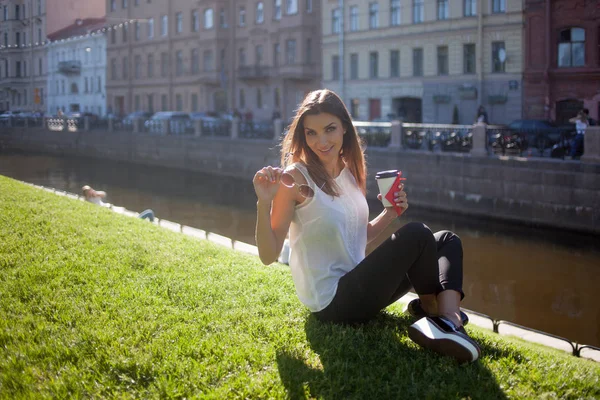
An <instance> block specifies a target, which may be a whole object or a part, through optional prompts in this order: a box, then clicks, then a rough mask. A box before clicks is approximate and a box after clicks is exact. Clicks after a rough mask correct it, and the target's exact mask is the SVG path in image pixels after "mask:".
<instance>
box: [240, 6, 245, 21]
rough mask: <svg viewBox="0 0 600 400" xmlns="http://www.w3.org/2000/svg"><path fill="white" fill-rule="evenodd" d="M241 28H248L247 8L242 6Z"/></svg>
mask: <svg viewBox="0 0 600 400" xmlns="http://www.w3.org/2000/svg"><path fill="white" fill-rule="evenodd" d="M240 26H246V7H244V6H240Z"/></svg>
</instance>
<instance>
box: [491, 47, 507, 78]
mask: <svg viewBox="0 0 600 400" xmlns="http://www.w3.org/2000/svg"><path fill="white" fill-rule="evenodd" d="M492 72H506V49H505V48H504V42H492Z"/></svg>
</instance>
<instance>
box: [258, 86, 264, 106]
mask: <svg viewBox="0 0 600 400" xmlns="http://www.w3.org/2000/svg"><path fill="white" fill-rule="evenodd" d="M262 106H263V98H262V89H261V88H258V89H256V107H258V108H262Z"/></svg>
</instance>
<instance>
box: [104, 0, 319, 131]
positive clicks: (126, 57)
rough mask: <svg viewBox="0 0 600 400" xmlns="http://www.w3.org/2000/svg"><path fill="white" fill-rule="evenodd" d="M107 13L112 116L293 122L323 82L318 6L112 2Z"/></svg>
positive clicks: (288, 0)
mask: <svg viewBox="0 0 600 400" xmlns="http://www.w3.org/2000/svg"><path fill="white" fill-rule="evenodd" d="M107 10H108V23H109V24H111V25H112V26H111V28H110V29H111V30H110V31H109V32H108V35H107V41H108V43H107V70H108V72H107V99H108V107H109V108H110V109H111V110H113V112H114V113H116V114H120V115H123V114H126V113H129V112H133V111H150V112H156V111H184V112H210V111H215V112H226V111H230V112H231V111H234V110H237V111H239V112H240V113H241V114H243V115H246V116H252V118H254V119H261V120H264V119H270V118H271V117H272V116H273V115H275V114H276V113H279V114H280V115H282V116H284V117H285V116H288V117H289V116H291V114H292V113H293V111H294V108H295V106H296V105H297V102H298V101H299V99H302V97H303V96H304V94H305V93H307V92H308V91H310V90H313V89H316V88H318V87H319V85H320V83H321V75H320V72H321V68H320V65H321V57H320V32H321V30H320V19H319V16H320V1H313V0H268V1H249V0H218V1H217V0H203V1H200V2H198V1H192V0H178V1H173V0H165V1H143V2H142V1H136V0H130V1H115V0H107Z"/></svg>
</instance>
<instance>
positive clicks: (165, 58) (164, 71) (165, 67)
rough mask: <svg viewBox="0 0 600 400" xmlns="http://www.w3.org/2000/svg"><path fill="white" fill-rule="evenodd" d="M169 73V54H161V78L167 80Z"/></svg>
mask: <svg viewBox="0 0 600 400" xmlns="http://www.w3.org/2000/svg"><path fill="white" fill-rule="evenodd" d="M168 73H169V54H168V53H160V76H162V77H163V78H165V77H166V76H167V75H168Z"/></svg>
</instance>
